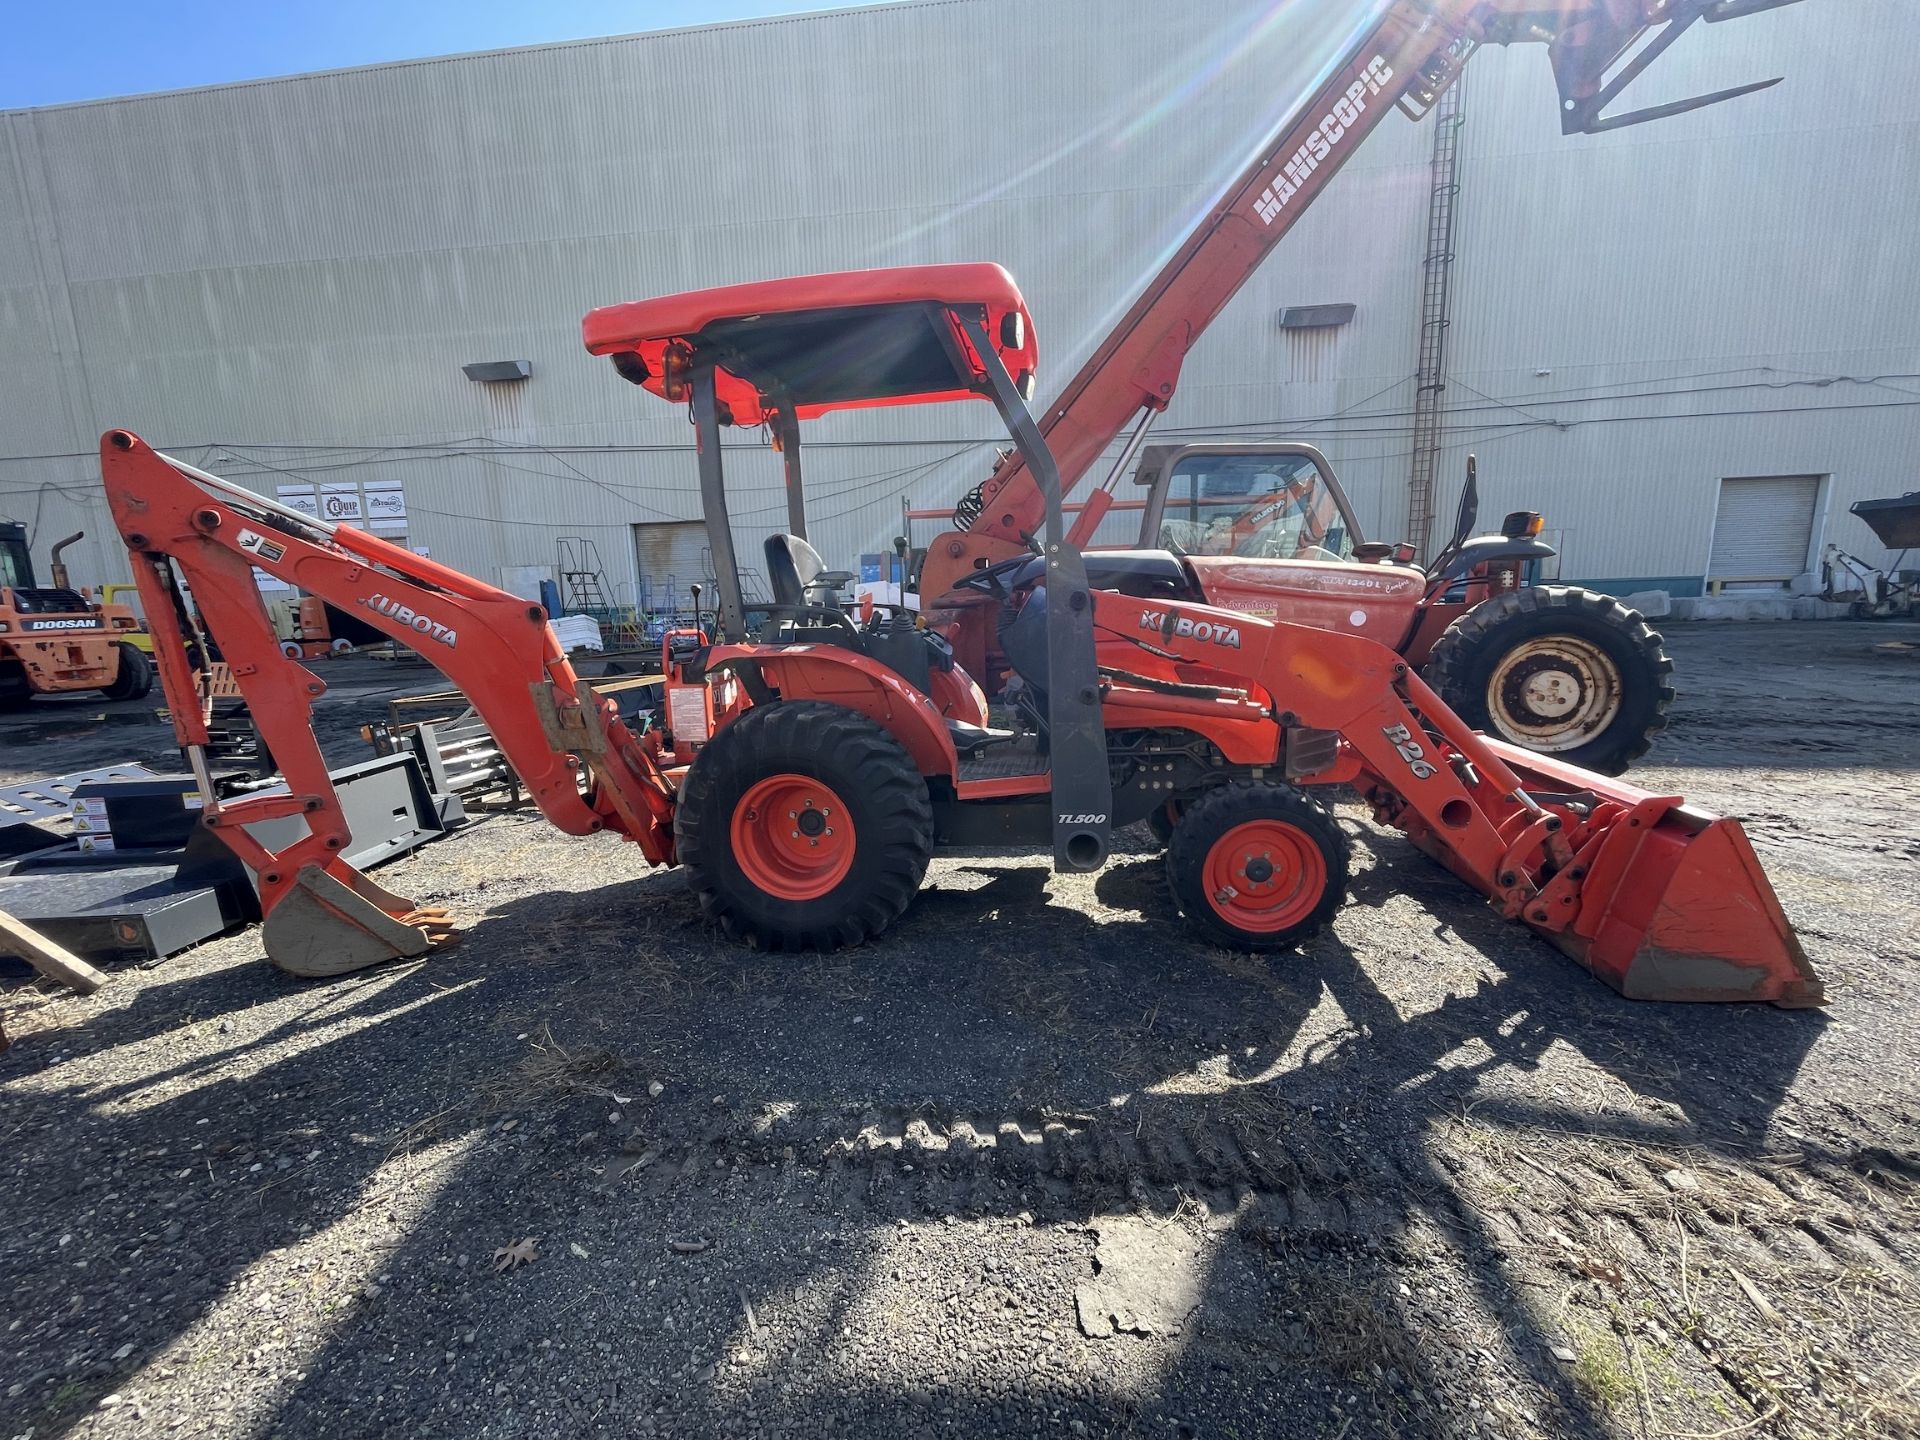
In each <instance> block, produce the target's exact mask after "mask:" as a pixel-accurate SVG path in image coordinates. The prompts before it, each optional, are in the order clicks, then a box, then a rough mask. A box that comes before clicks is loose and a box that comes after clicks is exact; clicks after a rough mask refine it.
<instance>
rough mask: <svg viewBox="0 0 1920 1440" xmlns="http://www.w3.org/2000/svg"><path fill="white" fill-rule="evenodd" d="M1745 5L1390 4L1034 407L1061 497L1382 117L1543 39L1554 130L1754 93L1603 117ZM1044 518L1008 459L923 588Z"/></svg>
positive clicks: (1173, 377) (1159, 391)
mask: <svg viewBox="0 0 1920 1440" xmlns="http://www.w3.org/2000/svg"><path fill="white" fill-rule="evenodd" d="M1788 3H1794V0H1768V3H1766V4H1764V5H1763V6H1761V7H1760V8H1768V9H1771V8H1775V7H1776V5H1777V4H1788ZM1754 8H1755V5H1754V0H1394V3H1393V4H1391V5H1390V6H1389V7H1388V8H1387V9H1386V11H1385V12H1384V13H1383V14H1382V15H1381V16H1380V18H1379V19H1378V21H1377V22H1376V23H1374V24H1373V25H1372V26H1370V27H1369V28H1368V29H1367V30H1365V32H1364V33H1362V34H1361V35H1360V36H1359V37H1358V38H1357V39H1356V40H1354V41H1353V43H1352V44H1351V45H1349V46H1348V47H1347V49H1346V51H1345V53H1344V54H1343V55H1342V56H1341V58H1340V59H1339V61H1338V63H1337V64H1335V65H1334V67H1333V68H1332V70H1331V71H1330V72H1329V73H1328V75H1327V77H1326V78H1325V79H1324V80H1323V81H1322V82H1321V83H1320V84H1319V85H1318V86H1317V87H1315V89H1314V90H1313V92H1312V94H1311V95H1309V96H1308V97H1307V99H1306V100H1304V101H1303V102H1301V103H1300V104H1299V105H1298V106H1297V107H1295V109H1294V110H1293V112H1292V113H1291V114H1290V116H1289V117H1288V119H1287V120H1286V122H1285V123H1284V124H1283V125H1282V127H1281V129H1280V131H1279V134H1278V137H1277V138H1276V139H1275V140H1274V142H1273V143H1272V145H1271V146H1270V147H1269V148H1267V149H1265V150H1264V151H1263V152H1262V153H1261V155H1260V156H1259V157H1258V158H1257V159H1255V160H1254V162H1253V163H1252V164H1251V165H1249V166H1248V167H1247V169H1246V170H1244V171H1243V172H1242V173H1241V174H1240V175H1239V177H1238V178H1237V179H1235V180H1234V182H1233V183H1232V185H1231V186H1230V187H1229V188H1228V189H1227V191H1226V193H1225V194H1224V196H1223V197H1222V198H1221V199H1220V200H1219V202H1218V203H1217V204H1215V205H1214V206H1213V208H1212V209H1211V210H1210V211H1208V212H1207V214H1206V215H1205V216H1204V217H1203V218H1202V219H1201V221H1200V223H1199V224H1198V225H1197V226H1196V227H1195V228H1194V230H1193V231H1192V232H1191V233H1190V234H1189V235H1188V236H1187V238H1186V241H1185V243H1183V244H1182V245H1181V246H1180V248H1179V250H1177V251H1176V252H1175V253H1174V255H1173V257H1172V258H1171V259H1170V260H1168V261H1167V263H1166V264H1165V265H1164V266H1163V267H1162V268H1161V270H1160V272H1159V273H1158V274H1157V275H1155V276H1154V278H1153V279H1152V280H1151V281H1150V282H1149V283H1148V285H1147V287H1146V288H1145V289H1144V290H1143V291H1142V292H1141V294H1140V296H1139V298H1138V299H1136V300H1135V301H1134V303H1133V305H1132V307H1131V308H1130V309H1129V310H1128V311H1127V312H1126V314H1125V315H1124V316H1123V317H1122V318H1121V320H1120V322H1119V323H1118V324H1117V325H1116V326H1115V327H1114V329H1113V330H1112V332H1111V333H1110V334H1109V335H1108V336H1107V337H1106V339H1105V340H1104V341H1103V342H1102V343H1101V344H1100V346H1099V348H1098V349H1096V350H1095V351H1094V353H1093V355H1092V357H1091V358H1089V359H1088V360H1087V362H1086V364H1084V365H1083V366H1081V368H1080V371H1079V373H1078V374H1076V375H1075V376H1074V377H1073V379H1072V380H1071V381H1069V382H1068V384H1067V386H1066V388H1065V389H1064V390H1063V391H1061V393H1060V396H1059V398H1058V399H1057V400H1055V401H1054V403H1053V404H1052V405H1051V406H1049V407H1048V409H1047V410H1046V411H1045V413H1044V415H1043V417H1042V425H1041V429H1042V433H1043V434H1044V435H1045V437H1046V440H1047V444H1048V446H1049V447H1050V448H1051V449H1052V451H1053V455H1054V459H1055V462H1056V463H1057V464H1058V466H1059V469H1060V483H1061V488H1062V490H1063V492H1066V491H1071V490H1072V489H1073V487H1074V485H1076V484H1077V483H1078V482H1079V480H1080V478H1081V477H1082V476H1083V475H1084V474H1085V473H1086V471H1087V470H1088V469H1089V468H1090V467H1091V466H1092V465H1093V463H1094V462H1095V461H1096V460H1098V459H1099V457H1100V455H1101V454H1102V453H1103V452H1104V451H1105V450H1106V448H1107V446H1108V445H1109V444H1111V443H1112V441H1113V440H1114V438H1115V437H1116V436H1118V435H1119V434H1120V433H1121V432H1122V431H1123V430H1124V429H1125V428H1126V427H1127V426H1128V425H1129V424H1130V423H1132V422H1133V421H1134V419H1135V417H1137V416H1139V415H1140V414H1141V412H1142V411H1143V410H1145V411H1148V412H1153V411H1159V410H1164V409H1165V408H1166V407H1167V404H1168V402H1169V401H1170V400H1171V399H1172V398H1173V393H1174V389H1175V387H1176V386H1177V385H1178V384H1179V379H1180V367H1181V363H1182V362H1183V361H1184V360H1185V358H1186V354H1187V351H1188V350H1189V349H1191V348H1192V346H1193V345H1194V343H1195V342H1196V341H1197V340H1198V339H1199V338H1200V336H1201V335H1202V333H1204V332H1205V330H1206V328H1207V327H1208V326H1209V325H1210V324H1212V323H1213V320H1214V318H1215V317H1216V316H1218V315H1219V313H1220V311H1221V310H1222V309H1223V308H1225V306H1226V304H1227V302H1228V301H1229V300H1231V299H1232V298H1233V296H1234V295H1235V294H1236V293H1237V292H1238V291H1239V289H1240V287H1241V286H1242V285H1243V284H1245V283H1246V281H1247V278H1248V277H1249V276H1251V275H1252V274H1253V272H1254V271H1255V270H1257V269H1258V268H1259V266H1260V263H1261V262H1262V261H1263V260H1265V259H1266V257H1267V255H1268V254H1269V253H1270V252H1271V251H1272V250H1273V248H1274V246H1276V245H1277V244H1279V243H1280V241H1281V239H1282V238H1284V237H1285V236H1286V234H1287V233H1288V232H1289V231H1290V230H1291V229H1292V228H1293V226H1294V224H1295V223H1296V222H1297V221H1298V220H1299V218H1300V216H1301V215H1302V214H1303V213H1305V211H1306V210H1307V208H1308V206H1310V205H1311V204H1312V203H1313V202H1314V200H1315V199H1316V198H1317V197H1318V196H1319V195H1320V193H1321V192H1322V191H1323V190H1324V189H1325V188H1326V185H1327V182H1328V181H1329V180H1331V179H1332V178H1333V176H1334V174H1335V173H1336V172H1337V171H1338V170H1339V169H1340V167H1341V166H1342V165H1344V164H1345V163H1346V162H1347V160H1348V159H1349V158H1351V157H1352V155H1353V153H1354V151H1355V150H1357V149H1358V148H1359V147H1360V144H1361V142H1362V141H1363V140H1365V139H1366V137H1367V136H1368V135H1369V134H1371V133H1372V132H1373V130H1374V129H1375V127H1376V126H1378V125H1379V124H1380V122H1381V121H1382V120H1384V119H1385V118H1386V115H1387V112H1388V111H1389V109H1391V108H1393V107H1394V106H1395V105H1396V104H1397V105H1399V106H1400V108H1401V109H1402V110H1404V111H1406V112H1407V113H1409V114H1412V115H1414V116H1415V118H1418V116H1419V115H1420V114H1423V113H1424V112H1425V110H1426V109H1427V108H1428V107H1430V106H1431V105H1432V104H1433V103H1434V102H1435V101H1436V100H1437V99H1438V98H1439V97H1440V95H1441V94H1442V93H1443V92H1444V91H1445V90H1446V88H1447V87H1448V86H1449V85H1451V84H1452V83H1453V81H1454V79H1455V77H1456V76H1458V74H1459V73H1460V70H1461V69H1462V67H1464V66H1465V64H1466V62H1467V60H1468V59H1469V58H1470V57H1471V55H1472V54H1473V51H1474V50H1475V48H1477V47H1478V46H1479V45H1480V44H1483V43H1490V44H1513V43H1519V42H1528V41H1531V42H1543V43H1545V44H1546V45H1547V46H1548V49H1549V52H1550V57H1551V60H1552V62H1553V70H1554V78H1555V80H1556V82H1557V83H1558V85H1559V87H1560V94H1561V101H1562V104H1561V121H1562V127H1563V129H1566V130H1569V131H1571V130H1584V131H1596V130H1603V129H1617V128H1619V127H1620V126H1622V125H1628V124H1636V123H1639V122H1640V121H1642V120H1650V119H1657V118H1659V117H1660V116H1662V115H1666V114H1673V113H1678V111H1680V110H1683V109H1693V108H1698V107H1699V106H1700V105H1704V104H1711V103H1714V102H1715V101H1718V100H1723V99H1730V98H1732V97H1733V96H1735V95H1737V94H1744V93H1746V92H1747V91H1748V90H1751V89H1756V88H1761V87H1760V86H1746V87H1741V88H1739V89H1737V90H1730V91H1721V92H1717V93H1715V94H1713V95H1709V96H1701V97H1697V98H1696V99H1694V100H1688V101H1681V102H1678V103H1676V104H1673V105H1665V106H1657V107H1654V108H1652V109H1648V110H1641V111H1635V112H1633V113H1632V114H1629V115H1620V116H1612V117H1607V116H1603V115H1601V113H1600V111H1601V108H1602V107H1603V106H1604V105H1605V104H1606V103H1608V102H1609V101H1610V100H1611V99H1613V98H1614V96H1616V95H1617V94H1618V93H1619V90H1620V89H1621V88H1622V87H1623V86H1624V84H1625V83H1626V82H1627V81H1628V80H1630V79H1632V78H1633V77H1634V76H1636V75H1638V74H1639V73H1640V71H1641V70H1642V69H1644V68H1645V67H1646V65H1647V64H1649V63H1651V61H1652V59H1653V58H1654V57H1655V56H1657V55H1658V54H1659V53H1660V52H1661V51H1662V50H1664V49H1665V48H1666V46H1667V44H1668V43H1670V42H1671V40H1672V39H1673V38H1674V37H1676V36H1677V35H1678V34H1679V33H1680V32H1681V31H1682V30H1684V29H1686V28H1687V27H1689V26H1690V25H1692V24H1693V23H1694V21H1696V20H1700V19H1705V20H1708V21H1714V20H1724V19H1734V18H1738V17H1739V16H1741V15H1744V14H1749V13H1752V12H1753V10H1754ZM1662 27H1664V28H1662ZM1655 30H1657V31H1658V33H1656V34H1654V35H1653V36H1652V37H1651V40H1650V41H1649V43H1647V44H1646V45H1645V46H1644V48H1643V49H1642V51H1641V53H1640V54H1638V55H1635V56H1633V57H1632V58H1630V59H1628V60H1627V61H1626V64H1625V65H1624V66H1623V67H1622V68H1621V70H1620V72H1619V73H1618V74H1616V75H1614V76H1613V78H1611V79H1609V78H1608V76H1609V72H1611V71H1612V70H1613V68H1614V66H1615V65H1616V64H1617V63H1619V62H1620V61H1621V59H1622V57H1623V56H1626V55H1627V54H1628V52H1630V51H1632V50H1633V49H1634V47H1635V46H1636V45H1639V44H1640V42H1641V41H1642V40H1643V39H1646V38H1647V37H1648V32H1649V31H1655ZM1765 83H1768V84H1770V83H1772V82H1771V81H1769V82H1765ZM1099 499H1100V497H1099V496H1096V497H1094V500H1095V501H1098V500H1099ZM1043 512H1044V502H1043V501H1042V498H1041V495H1040V491H1039V487H1038V486H1036V485H1035V484H1034V483H1033V477H1032V476H1031V474H1030V473H1029V472H1028V470H1027V467H1026V465H1025V463H1024V462H1023V461H1022V459H1021V458H1020V457H1019V456H1018V455H1012V456H1008V457H1007V458H1005V459H1004V460H1002V461H1001V462H1000V464H999V465H998V466H997V467H996V468H995V470H994V473H993V474H992V475H991V476H989V477H988V478H987V480H986V481H985V482H983V483H982V485H981V486H980V487H979V491H978V495H977V500H976V497H973V496H969V497H968V499H967V501H965V502H963V504H962V506H961V508H960V510H959V511H957V512H956V523H957V524H958V525H959V527H960V528H959V529H958V530H956V531H953V532H950V533H948V534H945V535H942V536H940V537H939V538H938V539H937V540H936V541H935V542H934V543H933V545H932V546H931V547H930V548H929V550H928V552H927V561H926V567H925V571H924V575H923V579H922V583H921V594H922V595H924V596H926V597H928V598H929V599H933V598H936V597H938V596H940V595H943V594H945V593H946V592H947V591H949V590H950V589H951V588H952V586H953V583H954V581H956V580H958V579H959V578H960V577H962V576H963V575H965V574H966V573H967V572H968V571H969V570H971V569H973V568H975V565H976V563H977V562H980V561H991V560H995V559H1000V558H1004V557H1005V556H1008V555H1011V554H1013V553H1014V547H1018V546H1021V545H1024V544H1025V543H1026V538H1027V537H1028V536H1031V535H1035V534H1037V533H1038V532H1039V528H1040V524H1041V520H1042V517H1043ZM969 517H971V518H970V521H969Z"/></svg>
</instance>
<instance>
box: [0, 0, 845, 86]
mask: <svg viewBox="0 0 1920 1440" xmlns="http://www.w3.org/2000/svg"><path fill="white" fill-rule="evenodd" d="M838 3H839V4H840V5H847V4H858V3H860V0H838ZM4 8H5V10H6V18H5V20H4V21H0V28H3V29H4V39H0V110H10V109H15V108H18V107H20V106H25V105H57V104H60V103H62V102H64V101H68V100H98V99H101V98H102V97H104V96H109V95H137V94H140V93H141V92H143V91H148V90H177V89H181V88H182V87H185V86H189V85H218V84H222V83H224V82H226V81H229V80H257V79H260V78H261V77H262V76H267V75H294V74H298V73H299V72H301V71H303V70H331V69H334V68H336V67H338V66H342V65H374V64H378V63H379V62H381V61H383V60H412V59H417V58H419V57H420V56H423V55H453V54H458V53H459V52H461V51H464V50H492V49H497V48H499V47H501V46H505V45H538V44H541V43H543V42H545V41H549V40H576V39H579V38H580V37H581V36H586V35H623V34H630V33H632V32H634V31H637V30H666V29H670V28H672V27H674V26H676V25H706V24H711V23H712V22H714V21H719V20H743V19H748V18H750V17H752V16H756V15H788V14H792V13H794V12H795V11H800V10H826V9H832V8H835V7H834V6H832V5H827V4H822V3H814V0H627V3H624V4H621V3H616V0H533V3H529V0H311V3H298V0H296V3H284V0H267V3H261V0H251V3H241V0H225V3H212V0H171V3H156V0H65V3H48V0H38V3H34V0H27V3H23V4H20V5H17V6H8V7H4Z"/></svg>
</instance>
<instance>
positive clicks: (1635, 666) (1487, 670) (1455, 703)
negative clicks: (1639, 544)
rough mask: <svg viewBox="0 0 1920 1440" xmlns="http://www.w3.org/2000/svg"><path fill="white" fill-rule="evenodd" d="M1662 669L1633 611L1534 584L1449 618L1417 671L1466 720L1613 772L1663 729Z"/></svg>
mask: <svg viewBox="0 0 1920 1440" xmlns="http://www.w3.org/2000/svg"><path fill="white" fill-rule="evenodd" d="M1672 673H1673V661H1672V660H1670V659H1668V658H1667V652H1666V649H1665V646H1664V645H1663V643H1662V641H1661V638H1660V635H1659V633H1658V632H1657V631H1655V630H1654V629H1653V628H1652V627H1650V626H1649V625H1648V624H1647V622H1646V620H1645V618H1644V617H1643V616H1642V615H1641V614H1640V612H1639V611H1637V610H1629V609H1628V608H1627V607H1626V606H1624V605H1622V604H1621V603H1620V602H1619V601H1618V600H1615V599H1614V598H1613V597H1612V596H1610V595H1601V594H1598V593H1597V592H1595V591H1592V590H1582V589H1579V588H1578V587H1575V586H1566V585H1537V586H1533V587H1531V588H1529V589H1526V590H1515V591H1511V592H1509V593H1508V594H1505V595H1496V596H1494V597H1493V598H1491V599H1488V600H1483V601H1482V602H1481V603H1480V604H1478V605H1476V606H1474V607H1473V609H1471V610H1469V611H1468V612H1467V613H1466V614H1465V615H1462V616H1461V617H1460V618H1459V619H1458V620H1456V621H1454V622H1453V624H1451V625H1450V626H1448V627H1447V631H1446V633H1445V634H1444V635H1442V636H1441V637H1440V639H1439V640H1438V641H1437V642H1435V644H1434V647H1433V653H1432V655H1430V656H1429V657H1428V659H1427V664H1426V670H1425V679H1426V682H1427V683H1428V684H1429V685H1431V686H1432V687H1433V688H1434V689H1435V690H1437V691H1439V692H1440V698H1441V699H1442V700H1445V701H1446V702H1447V705H1448V706H1449V707H1450V708H1451V709H1452V710H1453V712H1454V713H1455V714H1456V715H1458V716H1459V717H1460V718H1461V719H1462V720H1464V721H1466V722H1467V724H1469V725H1471V726H1472V727H1473V728H1474V729H1476V730H1484V731H1486V732H1487V733H1488V734H1490V735H1497V736H1499V737H1500V738H1501V739H1502V740H1506V741H1509V742H1511V743H1512V744H1515V745H1519V746H1523V747H1524V748H1526V749H1528V750H1534V751H1538V752H1540V753H1541V754H1546V755H1552V756H1555V757H1556V758H1558V759H1561V760H1566V761H1569V762H1571V763H1572V764H1575V765H1579V766H1581V767H1583V768H1585V769H1588V770H1596V771H1598V772H1599V773H1601V774H1602V775H1618V774H1619V773H1620V772H1621V771H1622V770H1625V769H1626V768H1627V764H1628V762H1629V761H1632V760H1634V759H1636V758H1638V757H1639V756H1641V755H1644V754H1646V753H1647V750H1648V749H1649V747H1651V746H1652V744H1653V737H1654V736H1655V735H1657V734H1659V733H1660V731H1662V730H1664V729H1666V728H1667V707H1668V706H1669V705H1671V704H1672V703H1673V685H1672V682H1671V679H1670V677H1671V675H1672Z"/></svg>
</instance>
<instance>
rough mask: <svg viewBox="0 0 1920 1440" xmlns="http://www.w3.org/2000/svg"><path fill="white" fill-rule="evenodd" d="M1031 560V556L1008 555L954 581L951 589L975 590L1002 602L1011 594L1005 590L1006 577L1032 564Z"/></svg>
mask: <svg viewBox="0 0 1920 1440" xmlns="http://www.w3.org/2000/svg"><path fill="white" fill-rule="evenodd" d="M1033 559H1034V557H1033V556H1031V555H1009V556H1008V557H1007V558H1006V559H1005V560H996V561H994V563H993V564H991V565H989V566H987V567H986V568H984V569H981V570H974V571H970V572H969V573H968V574H967V575H966V576H965V577H963V578H962V579H959V580H956V581H954V582H953V588H954V589H956V590H977V591H979V592H980V593H981V594H982V595H991V596H992V597H993V598H994V599H996V600H1004V599H1006V598H1007V596H1008V595H1010V594H1012V593H1013V592H1012V591H1010V590H1008V589H1007V585H1006V577H1007V576H1009V575H1012V574H1013V573H1014V572H1015V571H1017V570H1023V569H1025V568H1026V567H1027V566H1029V565H1031V564H1033Z"/></svg>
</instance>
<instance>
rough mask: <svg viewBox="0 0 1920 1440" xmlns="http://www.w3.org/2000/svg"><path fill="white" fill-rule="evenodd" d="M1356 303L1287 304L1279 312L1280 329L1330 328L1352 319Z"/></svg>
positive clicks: (1357, 307) (1356, 307)
mask: <svg viewBox="0 0 1920 1440" xmlns="http://www.w3.org/2000/svg"><path fill="white" fill-rule="evenodd" d="M1359 308H1360V307H1359V306H1357V305H1289V306H1288V307H1287V308H1286V309H1284V310H1282V311H1281V312H1280V328H1281V329H1282V330H1331V329H1333V328H1334V327H1336V326H1339V325H1345V324H1347V323H1349V322H1350V321H1351V320H1352V319H1353V315H1354V311H1356V310H1357V309H1359Z"/></svg>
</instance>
